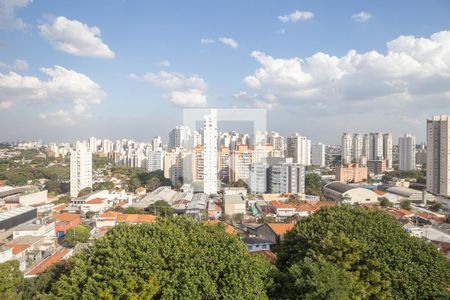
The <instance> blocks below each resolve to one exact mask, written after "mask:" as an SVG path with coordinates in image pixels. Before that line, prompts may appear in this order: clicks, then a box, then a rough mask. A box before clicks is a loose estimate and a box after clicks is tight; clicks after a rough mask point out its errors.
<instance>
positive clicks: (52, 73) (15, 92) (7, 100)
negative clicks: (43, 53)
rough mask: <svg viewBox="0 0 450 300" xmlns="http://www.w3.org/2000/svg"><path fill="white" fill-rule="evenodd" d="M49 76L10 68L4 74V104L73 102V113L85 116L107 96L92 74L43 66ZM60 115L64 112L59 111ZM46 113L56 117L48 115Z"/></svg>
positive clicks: (0, 89) (0, 85)
mask: <svg viewBox="0 0 450 300" xmlns="http://www.w3.org/2000/svg"><path fill="white" fill-rule="evenodd" d="M41 72H42V73H43V74H45V75H46V76H47V77H48V78H47V79H46V80H42V79H40V78H38V77H34V76H22V75H19V74H18V73H16V72H13V71H10V72H9V73H7V74H2V73H0V103H2V104H0V106H2V107H3V108H9V107H10V106H12V105H14V104H19V103H25V104H48V103H59V102H69V104H71V105H72V113H73V114H74V115H76V116H83V115H86V114H87V113H88V109H89V107H90V106H91V105H94V104H99V103H100V102H101V101H102V99H103V98H104V97H105V95H106V94H105V92H104V91H103V90H102V88H101V87H100V86H99V85H98V84H97V83H95V82H94V81H92V80H91V79H90V78H89V77H88V76H86V75H84V74H81V73H77V72H75V71H73V70H68V69H66V68H63V67H60V66H54V67H53V68H42V69H41ZM58 114H59V115H60V116H61V115H62V114H61V111H60V112H59V113H58ZM44 116H48V117H51V116H54V115H52V114H44Z"/></svg>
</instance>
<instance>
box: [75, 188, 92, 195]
mask: <svg viewBox="0 0 450 300" xmlns="http://www.w3.org/2000/svg"><path fill="white" fill-rule="evenodd" d="M90 193H92V189H91V188H90V187H87V188H84V189H82V190H81V191H80V192H79V193H78V197H83V196H86V195H89V194H90Z"/></svg>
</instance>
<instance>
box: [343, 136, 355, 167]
mask: <svg viewBox="0 0 450 300" xmlns="http://www.w3.org/2000/svg"><path fill="white" fill-rule="evenodd" d="M341 145H342V148H341V151H342V152H341V161H342V163H343V164H349V163H351V162H352V160H353V137H352V134H351V133H348V132H345V133H343V134H342V137H341Z"/></svg>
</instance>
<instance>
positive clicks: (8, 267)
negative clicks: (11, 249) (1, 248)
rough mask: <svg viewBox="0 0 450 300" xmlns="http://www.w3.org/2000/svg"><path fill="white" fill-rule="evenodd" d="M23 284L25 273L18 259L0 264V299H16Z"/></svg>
mask: <svg viewBox="0 0 450 300" xmlns="http://www.w3.org/2000/svg"><path fill="white" fill-rule="evenodd" d="M22 284H23V275H22V272H21V271H20V265H19V262H18V261H17V260H9V261H7V262H4V263H2V264H0V299H16V298H17V297H18V293H19V291H20V288H21V285H22Z"/></svg>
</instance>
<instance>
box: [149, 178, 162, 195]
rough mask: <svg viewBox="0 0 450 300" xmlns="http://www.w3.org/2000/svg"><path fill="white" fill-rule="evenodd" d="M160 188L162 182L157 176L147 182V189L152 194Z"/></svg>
mask: <svg viewBox="0 0 450 300" xmlns="http://www.w3.org/2000/svg"><path fill="white" fill-rule="evenodd" d="M160 186H161V181H160V180H159V178H158V177H156V176H153V177H151V178H150V179H149V180H147V182H146V184H145V188H146V189H147V190H148V191H150V192H153V191H154V190H156V189H157V188H159V187H160Z"/></svg>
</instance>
